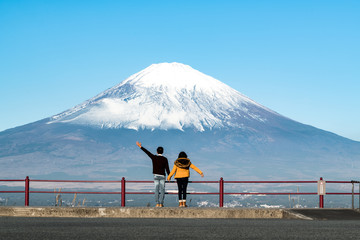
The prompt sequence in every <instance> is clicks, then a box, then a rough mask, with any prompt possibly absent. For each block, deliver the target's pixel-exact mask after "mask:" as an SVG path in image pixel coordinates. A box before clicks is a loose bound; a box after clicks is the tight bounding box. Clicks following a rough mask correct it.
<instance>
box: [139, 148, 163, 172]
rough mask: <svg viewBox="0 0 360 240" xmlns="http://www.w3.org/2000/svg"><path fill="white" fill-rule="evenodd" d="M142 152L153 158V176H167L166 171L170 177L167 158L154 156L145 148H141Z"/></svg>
mask: <svg viewBox="0 0 360 240" xmlns="http://www.w3.org/2000/svg"><path fill="white" fill-rule="evenodd" d="M141 150H143V151H144V152H145V153H146V154H147V155H148V156H149V157H150V158H151V160H152V163H153V174H158V175H163V176H165V170H166V173H167V175H169V173H170V169H169V163H168V160H167V158H166V157H164V156H160V155H154V154H152V153H151V152H149V151H148V150H147V149H146V148H144V147H141Z"/></svg>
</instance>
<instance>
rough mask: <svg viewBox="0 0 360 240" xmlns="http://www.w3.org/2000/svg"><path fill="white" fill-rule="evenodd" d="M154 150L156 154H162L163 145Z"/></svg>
mask: <svg viewBox="0 0 360 240" xmlns="http://www.w3.org/2000/svg"><path fill="white" fill-rule="evenodd" d="M156 151H157V153H158V154H163V152H164V149H163V147H158V148H157V149H156Z"/></svg>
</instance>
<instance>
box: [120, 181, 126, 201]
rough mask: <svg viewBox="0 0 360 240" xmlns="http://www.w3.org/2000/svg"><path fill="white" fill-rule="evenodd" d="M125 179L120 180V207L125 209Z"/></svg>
mask: <svg viewBox="0 0 360 240" xmlns="http://www.w3.org/2000/svg"><path fill="white" fill-rule="evenodd" d="M125 182H126V181H125V178H124V177H123V178H122V179H121V207H125Z"/></svg>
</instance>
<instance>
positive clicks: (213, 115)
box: [50, 62, 276, 131]
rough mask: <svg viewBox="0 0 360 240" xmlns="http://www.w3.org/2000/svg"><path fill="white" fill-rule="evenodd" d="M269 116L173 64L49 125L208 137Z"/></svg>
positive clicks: (132, 78)
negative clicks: (208, 132)
mask: <svg viewBox="0 0 360 240" xmlns="http://www.w3.org/2000/svg"><path fill="white" fill-rule="evenodd" d="M262 113H265V114H262ZM268 113H272V114H276V113H274V112H272V111H271V110H269V109H267V108H265V107H263V106H261V105H259V104H257V103H256V102H254V101H252V100H251V99H249V98H248V97H246V96H244V95H242V94H241V93H239V92H238V91H236V90H234V89H232V88H231V87H229V86H227V85H226V84H224V83H222V82H220V81H218V80H216V79H215V78H212V77H210V76H208V75H205V74H203V73H201V72H199V71H197V70H195V69H193V68H192V67H190V66H188V65H184V64H181V63H175V62H174V63H160V64H152V65H151V66H149V67H147V68H145V69H144V70H142V71H140V72H138V73H136V74H133V75H132V76H130V77H129V78H127V79H126V80H124V81H123V82H121V83H120V84H119V85H117V86H115V87H113V88H110V89H108V90H106V91H104V92H102V93H100V94H99V95H97V96H96V97H94V98H92V99H90V100H88V101H86V102H84V103H83V104H80V105H78V106H76V107H74V108H72V109H70V110H68V111H65V112H63V113H61V114H58V115H55V116H53V117H52V118H51V121H50V123H52V122H72V123H76V124H86V125H91V126H97V127H102V128H128V129H136V130H138V129H152V130H154V129H163V130H168V129H180V130H183V129H185V128H194V129H196V130H198V131H204V130H206V129H212V128H222V127H242V126H243V123H242V121H241V119H253V120H255V121H260V122H264V121H266V115H267V114H268Z"/></svg>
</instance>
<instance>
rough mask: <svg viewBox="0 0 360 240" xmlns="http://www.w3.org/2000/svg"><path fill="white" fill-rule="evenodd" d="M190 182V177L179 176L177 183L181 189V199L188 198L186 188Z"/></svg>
mask: <svg viewBox="0 0 360 240" xmlns="http://www.w3.org/2000/svg"><path fill="white" fill-rule="evenodd" d="M188 182H189V178H188V177H185V178H177V179H176V183H177V185H178V189H179V200H186V188H187V185H188Z"/></svg>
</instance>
